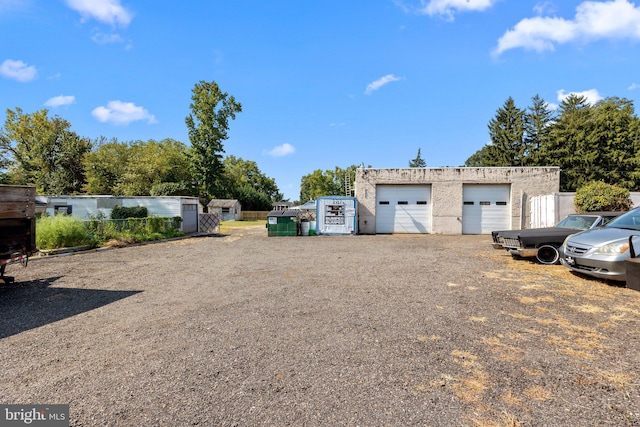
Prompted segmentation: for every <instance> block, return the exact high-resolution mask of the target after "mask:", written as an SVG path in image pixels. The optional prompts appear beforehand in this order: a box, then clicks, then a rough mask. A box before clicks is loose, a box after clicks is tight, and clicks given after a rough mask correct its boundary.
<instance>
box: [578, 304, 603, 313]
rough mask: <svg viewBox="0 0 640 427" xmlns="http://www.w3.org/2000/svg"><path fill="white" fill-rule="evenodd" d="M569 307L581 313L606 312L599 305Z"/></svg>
mask: <svg viewBox="0 0 640 427" xmlns="http://www.w3.org/2000/svg"><path fill="white" fill-rule="evenodd" d="M569 307H571V308H573V309H574V310H578V311H579V312H581V313H602V312H603V311H604V309H603V308H602V307H598V306H597V305H589V304H583V305H570V306H569Z"/></svg>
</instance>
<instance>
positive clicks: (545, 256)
mask: <svg viewBox="0 0 640 427" xmlns="http://www.w3.org/2000/svg"><path fill="white" fill-rule="evenodd" d="M536 259H537V260H538V262H539V263H540V264H546V265H552V264H557V263H558V261H559V260H560V253H559V252H558V248H556V247H555V246H553V245H542V246H540V247H539V248H538V253H537V255H536Z"/></svg>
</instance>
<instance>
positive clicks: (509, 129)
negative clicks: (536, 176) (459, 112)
mask: <svg viewBox="0 0 640 427" xmlns="http://www.w3.org/2000/svg"><path fill="white" fill-rule="evenodd" d="M524 117H525V112H524V110H521V109H520V108H518V107H516V104H515V102H514V101H513V98H511V97H509V98H508V99H507V100H506V102H505V103H504V106H503V107H502V108H500V109H498V111H497V112H496V116H495V117H494V118H493V119H491V121H489V137H490V138H491V147H493V148H491V149H490V161H491V162H492V163H493V165H491V166H516V165H518V166H519V165H522V164H523V163H524V160H523V159H524V157H525V154H526V153H525V148H524V141H523V138H524V123H525V119H524Z"/></svg>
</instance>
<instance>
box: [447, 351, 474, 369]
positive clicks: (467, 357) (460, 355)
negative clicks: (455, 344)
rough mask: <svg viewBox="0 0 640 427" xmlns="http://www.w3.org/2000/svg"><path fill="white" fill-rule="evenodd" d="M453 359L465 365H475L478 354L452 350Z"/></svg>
mask: <svg viewBox="0 0 640 427" xmlns="http://www.w3.org/2000/svg"><path fill="white" fill-rule="evenodd" d="M451 355H452V356H453V361H454V362H456V363H457V364H459V365H462V366H465V367H473V366H476V365H477V361H478V356H476V355H475V354H471V353H469V352H467V351H462V350H453V351H452V352H451Z"/></svg>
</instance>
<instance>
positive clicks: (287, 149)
mask: <svg viewBox="0 0 640 427" xmlns="http://www.w3.org/2000/svg"><path fill="white" fill-rule="evenodd" d="M295 151H296V148H295V147H294V146H293V145H291V144H288V143H286V142H285V143H284V144H282V145H278V146H277V147H275V148H274V149H272V150H270V151H267V153H266V154H267V155H269V156H271V157H284V156H288V155H290V154H293V153H294V152H295Z"/></svg>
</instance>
